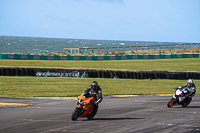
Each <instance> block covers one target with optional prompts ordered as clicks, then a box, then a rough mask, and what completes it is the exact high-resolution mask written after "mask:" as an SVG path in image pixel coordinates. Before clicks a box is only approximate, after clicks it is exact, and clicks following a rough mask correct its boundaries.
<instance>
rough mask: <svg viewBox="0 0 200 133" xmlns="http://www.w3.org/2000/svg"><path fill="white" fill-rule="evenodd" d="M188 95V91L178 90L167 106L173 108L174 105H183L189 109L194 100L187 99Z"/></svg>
mask: <svg viewBox="0 0 200 133" xmlns="http://www.w3.org/2000/svg"><path fill="white" fill-rule="evenodd" d="M186 94H188V91H187V90H185V89H180V88H176V89H175V91H174V94H173V96H172V98H171V99H170V100H169V102H168V103H167V106H168V107H172V106H173V105H182V106H183V107H187V106H188V105H189V104H190V102H191V101H192V98H186V97H185V95H186Z"/></svg>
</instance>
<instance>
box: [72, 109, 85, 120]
mask: <svg viewBox="0 0 200 133" xmlns="http://www.w3.org/2000/svg"><path fill="white" fill-rule="evenodd" d="M81 110H82V109H80V108H78V107H76V108H75V109H74V111H73V113H72V116H71V119H72V120H73V121H76V120H77V119H78V117H79V116H80V114H81Z"/></svg>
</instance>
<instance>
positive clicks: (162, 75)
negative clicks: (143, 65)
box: [0, 67, 200, 80]
mask: <svg viewBox="0 0 200 133" xmlns="http://www.w3.org/2000/svg"><path fill="white" fill-rule="evenodd" d="M0 76H40V77H79V78H120V79H180V80H181V79H190V78H191V79H200V71H197V72H188V71H120V70H116V71H115V70H90V69H55V68H5V67H0Z"/></svg>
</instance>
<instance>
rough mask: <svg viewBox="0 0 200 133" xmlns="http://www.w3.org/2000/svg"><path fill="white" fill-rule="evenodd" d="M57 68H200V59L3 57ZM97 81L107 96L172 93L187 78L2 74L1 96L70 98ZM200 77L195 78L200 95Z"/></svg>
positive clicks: (8, 62)
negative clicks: (61, 59) (65, 59)
mask: <svg viewBox="0 0 200 133" xmlns="http://www.w3.org/2000/svg"><path fill="white" fill-rule="evenodd" d="M8 66H9V67H53V68H87V69H123V70H136V71H140V70H143V71H144V70H157V71H159V70H166V71H200V67H199V66H200V58H184V59H156V60H155V59H154V60H112V61H46V60H42V61H41V60H0V67H8ZM93 80H97V81H98V82H99V83H100V86H101V88H102V89H103V95H133V94H139V95H148V94H172V93H173V92H174V89H173V88H174V87H178V86H181V85H183V84H184V83H186V80H167V79H162V80H161V79H156V80H155V79H153V80H152V81H149V80H138V79H103V78H98V79H97V78H96V79H91V78H66V77H28V76H26V77H25V76H24V77H21V76H13V77H9V76H0V96H12V97H45V96H47V97H66V96H78V95H79V94H81V93H82V92H83V91H84V90H85V89H86V88H87V87H88V86H89V85H90V83H91V82H92V81H93ZM199 81H200V80H194V82H195V84H196V86H197V94H200V91H199V90H198V86H200V82H199Z"/></svg>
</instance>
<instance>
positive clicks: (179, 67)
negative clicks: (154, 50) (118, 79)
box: [0, 58, 200, 71]
mask: <svg viewBox="0 0 200 133" xmlns="http://www.w3.org/2000/svg"><path fill="white" fill-rule="evenodd" d="M1 66H3V67H5V66H9V67H54V68H84V69H85V68H88V69H123V70H136V71H141V70H142V71H148V70H149V71H151V70H157V71H161V70H164V71H200V67H199V66H200V58H180V59H152V60H150V59H149V60H146V59H145V60H110V61H103V60H102V61H93V60H92V61H90V60H84V61H81V60H61V61H60V60H58V61H55V60H0V67H1Z"/></svg>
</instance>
